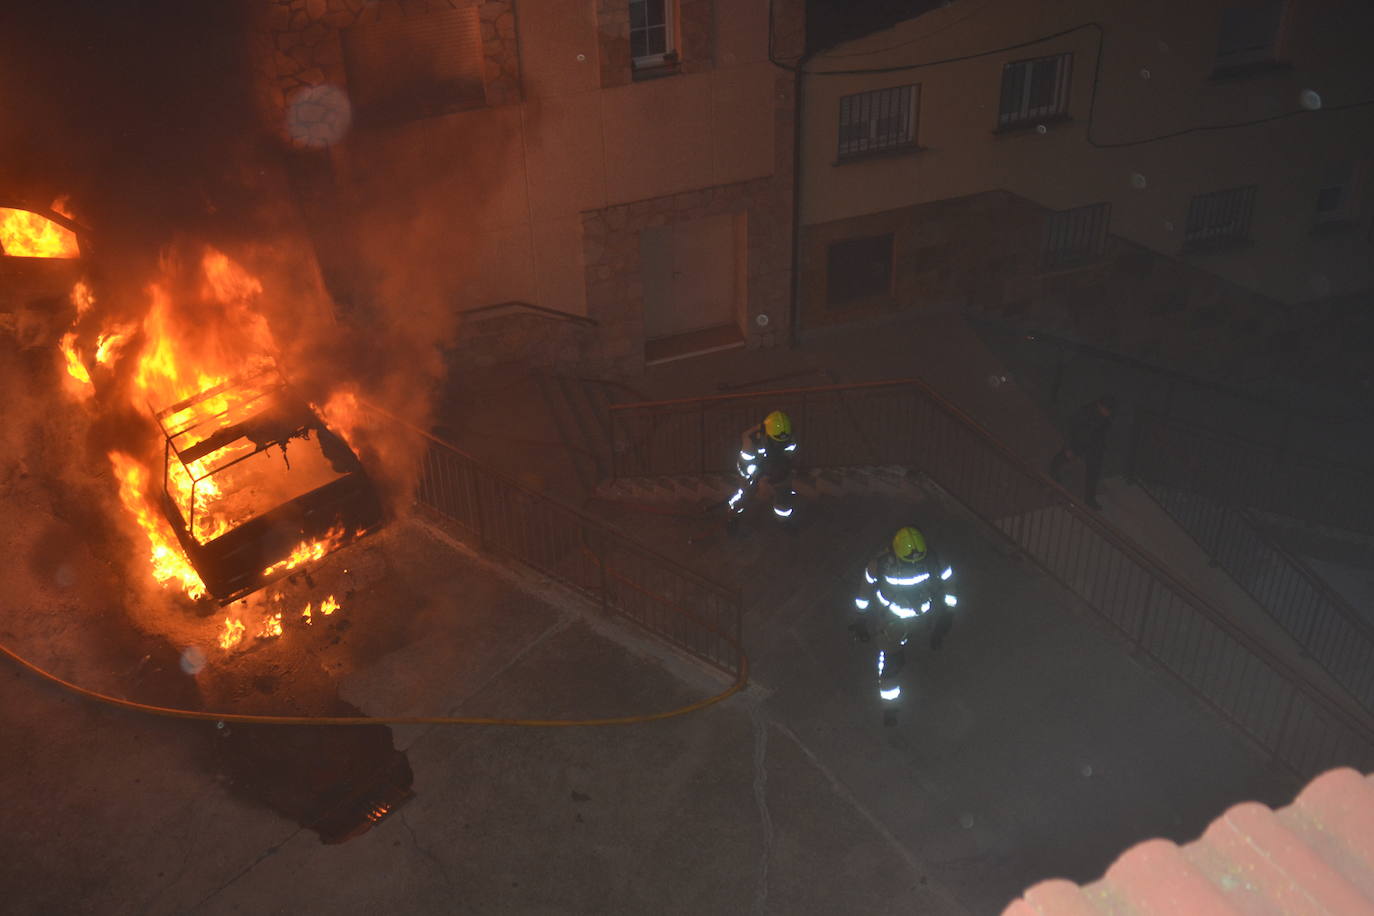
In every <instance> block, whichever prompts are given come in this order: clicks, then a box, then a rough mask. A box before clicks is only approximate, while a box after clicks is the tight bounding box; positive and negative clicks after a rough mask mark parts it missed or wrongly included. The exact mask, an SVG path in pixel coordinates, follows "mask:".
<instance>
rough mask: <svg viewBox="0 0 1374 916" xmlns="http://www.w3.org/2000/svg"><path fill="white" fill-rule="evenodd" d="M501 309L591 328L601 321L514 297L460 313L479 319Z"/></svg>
mask: <svg viewBox="0 0 1374 916" xmlns="http://www.w3.org/2000/svg"><path fill="white" fill-rule="evenodd" d="M501 309H509V310H510V311H520V312H533V313H534V314H535V315H538V316H540V317H542V318H556V319H559V320H560V321H571V322H572V323H573V324H582V325H586V326H587V327H592V328H595V327H600V326H601V322H599V321H597V320H596V319H595V318H590V317H588V316H586V315H576V314H574V313H572V312H565V311H563V310H561V309H554V308H549V307H548V306H547V305H536V304H534V303H533V302H521V301H519V300H515V299H512V300H511V301H509V302H493V303H492V304H490V305H479V306H477V307H476V308H471V309H466V310H464V311H463V313H462V314H463V315H476V316H479V320H480V319H481V318H482V317H485V316H486V313H488V312H496V311H499V310H501Z"/></svg>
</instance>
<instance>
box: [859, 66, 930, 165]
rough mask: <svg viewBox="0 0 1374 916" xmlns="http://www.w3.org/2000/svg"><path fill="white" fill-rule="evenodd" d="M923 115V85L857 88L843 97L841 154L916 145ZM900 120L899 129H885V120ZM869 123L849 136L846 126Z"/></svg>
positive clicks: (874, 151) (866, 152) (867, 153)
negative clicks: (860, 133) (859, 133)
mask: <svg viewBox="0 0 1374 916" xmlns="http://www.w3.org/2000/svg"><path fill="white" fill-rule="evenodd" d="M920 117H921V85H920V83H908V84H906V85H904V86H889V87H887V88H886V89H870V90H868V91H867V92H856V93H854V94H853V95H846V96H843V97H841V99H840V112H839V143H838V149H839V158H840V159H853V158H857V157H859V156H866V155H869V154H870V153H880V152H884V151H887V150H897V149H910V148H912V147H914V146H916V137H917V127H918V124H917V122H918V121H919V120H920ZM893 120H896V122H897V125H896V129H895V130H893V129H892V128H891V127H890V126H889V127H887V128H886V129H883V123H884V122H885V121H888V122H890V121H893ZM861 125H866V126H867V129H866V130H864V131H862V133H863V136H861V137H858V138H855V137H850V138H848V139H846V137H845V128H846V127H849V126H861Z"/></svg>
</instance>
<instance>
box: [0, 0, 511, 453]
mask: <svg viewBox="0 0 1374 916" xmlns="http://www.w3.org/2000/svg"><path fill="white" fill-rule="evenodd" d="M9 7H10V8H9V9H7V10H5V11H4V12H3V13H0V17H3V18H2V19H0V83H3V85H5V86H7V87H11V91H10V92H7V93H6V103H7V104H8V105H9V106H10V115H9V116H7V117H6V118H5V119H0V203H4V202H10V203H14V204H19V205H23V204H25V203H27V204H30V205H47V204H48V203H50V202H51V201H52V200H54V199H56V198H58V197H66V198H67V199H68V201H69V203H68V206H69V207H70V209H71V211H72V212H73V213H74V215H75V217H76V218H77V220H78V221H79V222H81V223H82V224H84V225H86V226H88V227H90V229H91V234H90V236H89V239H88V241H89V242H90V244H89V245H88V246H87V254H88V258H87V264H86V267H87V269H88V271H89V272H90V273H91V274H92V281H93V285H94V287H95V290H96V295H97V307H96V309H95V311H94V312H93V313H92V315H90V316H87V319H86V324H87V327H88V328H90V327H94V326H97V325H100V324H109V323H111V322H137V321H139V320H140V317H141V315H142V314H143V313H144V312H146V310H147V308H148V306H149V296H148V294H147V287H148V284H149V283H150V282H151V281H152V280H153V279H154V278H156V277H159V276H162V277H167V276H168V275H169V271H168V270H167V265H168V263H169V262H170V263H172V264H174V265H176V264H192V263H193V262H194V259H195V257H196V253H197V252H198V251H200V250H202V249H203V248H204V247H205V246H212V247H214V248H216V249H218V250H222V251H224V252H225V253H227V254H229V255H230V256H231V257H232V258H234V259H235V260H236V261H238V262H239V263H242V264H243V265H244V266H245V267H246V268H247V269H248V270H249V271H250V272H252V273H254V274H255V275H257V276H258V277H260V278H261V280H262V282H263V285H264V294H263V296H262V297H261V303H260V306H259V307H260V310H261V311H262V313H263V314H264V316H265V317H266V318H267V320H268V321H269V323H270V325H271V327H272V330H273V332H274V335H275V337H276V342H277V344H278V345H279V347H280V350H281V352H280V354H279V356H280V361H281V364H282V366H283V368H284V370H285V371H286V372H287V374H288V376H289V377H290V378H291V379H292V381H293V382H295V383H297V384H298V385H300V386H301V388H302V389H303V390H304V391H305V393H306V394H307V396H309V397H311V398H312V399H315V400H320V401H322V400H323V399H324V398H325V397H326V396H327V394H328V393H329V391H331V390H333V389H337V388H338V387H339V386H340V385H341V384H349V383H352V384H355V385H356V386H357V388H358V390H359V392H360V394H362V395H363V396H364V397H365V398H368V399H369V400H372V401H374V402H378V403H380V404H381V405H382V406H384V407H387V408H388V409H390V410H392V411H393V412H396V413H398V414H401V415H403V416H404V417H405V418H406V419H407V420H410V421H411V422H414V423H416V424H417V425H424V424H425V423H426V422H427V417H428V412H429V405H430V399H431V396H432V392H434V391H435V389H436V387H437V383H438V382H439V381H440V380H441V378H442V376H443V374H444V369H445V366H444V361H443V358H442V350H443V346H444V344H445V343H446V342H448V341H449V340H450V339H451V337H452V334H453V332H454V329H455V321H456V319H455V307H454V304H455V299H456V298H457V297H456V292H457V291H458V290H460V289H461V287H462V286H463V284H465V283H467V282H469V281H470V279H471V276H472V273H473V266H474V260H475V257H476V254H475V253H476V252H477V251H478V250H479V246H478V245H477V239H478V231H479V228H478V227H479V221H478V220H477V219H474V218H473V215H472V214H474V213H476V212H479V211H480V208H481V205H482V201H483V198H484V196H485V194H486V193H487V192H486V189H484V188H481V187H472V186H470V185H471V184H472V183H471V182H465V180H464V176H465V174H466V173H467V172H468V171H469V170H468V169H467V168H466V166H465V163H466V160H467V157H468V156H470V155H472V154H473V151H475V150H477V149H478V148H479V144H480V148H482V149H483V152H484V154H485V155H487V156H489V155H490V152H491V149H492V146H493V144H497V145H504V144H506V143H509V138H504V137H480V138H479V137H471V136H465V135H463V134H460V133H455V132H454V131H452V130H448V131H446V132H445V136H444V138H443V142H444V145H443V147H442V148H441V149H436V148H435V146H434V143H433V132H434V128H433V125H432V124H430V125H425V124H420V125H418V126H416V125H411V126H407V127H403V128H400V129H392V130H388V131H386V132H376V133H374V134H372V135H371V136H364V137H359V136H356V135H355V136H353V137H349V138H347V139H346V140H345V144H346V146H347V150H346V152H345V153H344V155H343V157H342V158H343V160H346V161H348V162H349V163H351V167H350V169H349V171H348V178H347V180H346V181H345V180H340V178H339V176H338V175H336V172H335V169H336V164H337V162H338V161H339V157H338V156H336V155H333V154H331V153H330V152H329V151H324V152H319V151H312V152H304V151H297V150H290V149H288V148H285V147H283V146H282V145H281V139H280V135H281V132H280V131H279V130H276V129H275V128H276V127H277V125H268V124H263V123H262V113H261V110H260V109H259V108H258V107H257V106H256V105H255V98H256V95H255V93H256V90H257V87H255V85H254V79H255V76H254V72H253V68H252V62H251V61H250V59H249V57H248V47H249V42H248V37H249V31H250V29H251V28H252V27H253V25H254V23H253V21H252V18H251V16H250V13H249V11H250V10H251V8H252V4H248V3H222V2H211V3H199V2H197V3H187V2H185V0H142V2H137V3H132V4H130V3H106V2H100V0H89V2H73V0H65V2H64V0H56V2H47V3H34V4H9ZM13 87H23V90H22V91H18V92H15V91H13ZM318 265H323V267H324V269H323V272H322V271H321V270H320V268H319V266H318ZM192 274H193V272H192V271H180V272H178V271H175V270H173V271H171V275H172V276H174V277H175V276H184V277H185V278H188V279H187V283H188V284H189V283H190V282H191V279H190V278H191V277H192ZM173 295H174V298H175V300H176V302H177V306H178V308H179V309H182V310H184V313H183V315H182V318H183V319H185V322H186V323H187V324H194V323H195V322H197V321H199V322H200V326H202V327H203V328H204V329H205V332H206V333H215V332H216V331H217V330H218V332H219V333H220V334H221V336H223V332H224V331H225V330H226V329H225V328H224V326H223V324H222V323H220V324H217V323H216V322H215V321H214V320H211V319H213V317H214V316H204V315H198V314H196V309H197V308H198V301H199V300H198V299H197V297H196V295H195V291H194V289H192V288H190V286H185V287H183V288H178V289H176V290H175V291H173ZM124 419H125V420H129V421H131V420H132V418H128V417H126V418H124ZM128 425H129V424H128V423H126V422H121V421H117V420H115V419H113V418H106V419H105V421H104V422H103V423H102V424H101V428H102V430H103V433H104V435H106V436H118V435H119V434H120V432H121V430H123V431H124V432H125V433H127V426H128ZM99 444H100V445H105V444H109V443H99ZM383 451H385V452H389V453H391V454H392V455H396V454H399V453H401V452H404V451H407V449H398V448H390V449H383ZM395 470H396V469H392V471H393V472H392V473H389V474H387V475H386V476H388V477H392V478H395V477H396V476H397V474H396V473H395ZM402 476H403V475H402Z"/></svg>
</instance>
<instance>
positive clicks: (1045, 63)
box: [997, 54, 1073, 127]
mask: <svg viewBox="0 0 1374 916" xmlns="http://www.w3.org/2000/svg"><path fill="white" fill-rule="evenodd" d="M1072 59H1073V55H1072V54H1056V55H1054V56H1053V57H1040V58H1036V59H1034V60H1020V61H1013V62H1012V63H1009V64H1005V65H1004V66H1003V67H1002V94H1001V101H1000V104H999V105H998V117H997V124H998V126H999V127H1013V126H1017V125H1020V124H1027V123H1030V122H1033V121H1038V120H1042V119H1044V118H1050V117H1055V116H1057V115H1062V114H1064V113H1066V112H1067V111H1068V105H1069V76H1070V72H1071V70H1072V63H1071V62H1072Z"/></svg>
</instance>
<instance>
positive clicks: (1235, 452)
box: [1127, 410, 1374, 533]
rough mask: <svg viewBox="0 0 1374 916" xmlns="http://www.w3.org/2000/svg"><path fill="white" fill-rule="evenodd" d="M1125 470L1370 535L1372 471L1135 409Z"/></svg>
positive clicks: (1373, 514)
mask: <svg viewBox="0 0 1374 916" xmlns="http://www.w3.org/2000/svg"><path fill="white" fill-rule="evenodd" d="M1127 472H1128V473H1129V474H1130V476H1132V477H1134V478H1141V477H1144V478H1147V479H1149V480H1153V481H1155V482H1157V483H1162V484H1167V485H1171V486H1176V487H1179V488H1181V489H1185V490H1192V491H1195V492H1198V493H1204V494H1206V495H1208V496H1211V497H1213V498H1215V499H1218V500H1220V501H1222V502H1224V503H1227V504H1229V505H1233V506H1247V507H1250V508H1253V509H1260V510H1262V511H1266V512H1273V513H1274V514H1276V515H1285V516H1288V517H1289V518H1296V519H1303V520H1306V521H1310V522H1318V523H1321V524H1326V525H1331V526H1332V527H1336V528H1344V529H1346V530H1348V531H1361V532H1365V533H1374V470H1371V469H1370V468H1368V467H1360V466H1359V465H1354V464H1349V463H1344V462H1339V461H1334V460H1331V459H1327V458H1318V457H1315V456H1312V455H1306V454H1301V453H1295V452H1294V451H1293V450H1292V449H1291V448H1288V447H1286V446H1284V445H1280V444H1274V445H1266V444H1265V443H1262V442H1255V441H1252V440H1250V439H1247V438H1245V437H1243V436H1237V435H1233V434H1230V433H1225V432H1220V431H1218V430H1216V429H1210V428H1207V427H1204V426H1200V425H1198V424H1195V423H1187V422H1184V421H1182V420H1177V419H1173V418H1169V417H1165V416H1164V415H1162V414H1159V413H1156V412H1154V411H1150V410H1137V411H1136V415H1135V421H1134V423H1133V424H1132V428H1131V442H1130V451H1129V453H1128V456H1127Z"/></svg>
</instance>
